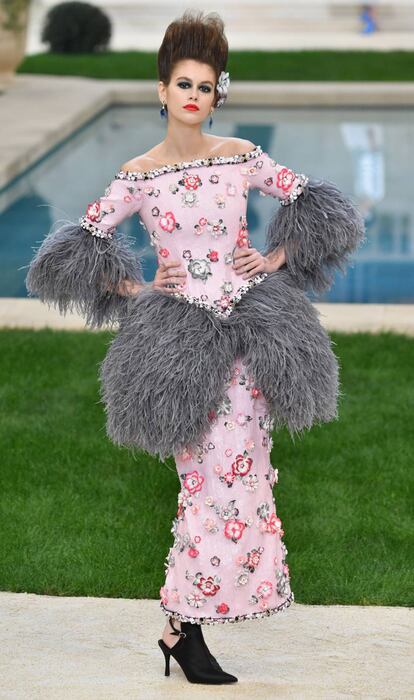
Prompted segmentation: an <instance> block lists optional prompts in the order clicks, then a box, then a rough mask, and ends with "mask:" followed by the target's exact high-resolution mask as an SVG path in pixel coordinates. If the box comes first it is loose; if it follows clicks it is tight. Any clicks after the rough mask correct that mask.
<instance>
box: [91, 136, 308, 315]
mask: <svg viewBox="0 0 414 700" xmlns="http://www.w3.org/2000/svg"><path fill="white" fill-rule="evenodd" d="M305 181H306V178H305V176H304V175H297V174H296V173H294V172H293V171H292V170H290V169H288V168H286V167H284V166H280V165H279V164H277V163H276V162H275V161H274V160H273V159H271V158H270V156H268V155H267V154H266V153H263V151H262V149H261V147H260V146H257V147H256V148H255V149H254V150H252V151H249V152H248V153H244V154H238V155H235V156H229V157H226V156H217V157H212V158H204V159H198V160H192V161H189V162H182V163H176V164H174V165H165V166H163V167H161V168H159V169H154V170H149V171H146V172H140V171H137V172H134V171H125V170H120V171H119V172H118V173H117V174H116V176H115V179H114V181H113V182H112V183H111V184H110V185H109V186H108V188H107V190H106V192H105V195H106V197H105V198H101V199H100V200H97V201H96V202H94V203H92V204H91V205H89V208H88V211H87V215H86V216H85V217H83V219H81V223H83V225H85V227H88V230H90V231H91V232H92V233H94V232H95V233H96V235H99V231H100V232H101V234H103V236H102V237H108V236H110V235H112V234H113V233H114V228H115V224H113V225H112V226H109V228H106V230H104V229H102V228H101V223H100V225H99V227H98V226H97V225H96V222H98V221H99V222H102V223H105V224H109V223H112V221H111V217H113V214H114V213H116V212H117V202H118V210H119V207H120V206H121V208H122V204H121V203H120V202H119V198H120V197H122V201H123V205H124V209H125V211H124V217H125V215H131V214H132V213H134V212H137V213H139V216H140V219H141V221H142V223H143V225H144V226H145V229H146V231H147V233H148V236H149V241H150V244H151V246H153V248H154V249H155V252H156V255H157V258H158V262H159V263H160V262H161V261H162V260H164V261H173V260H174V261H175V260H177V261H179V266H180V267H181V268H182V269H184V270H185V271H186V273H187V278H186V285H185V287H183V288H180V287H178V288H177V289H176V291H175V292H174V293H173V295H174V296H176V297H181V298H184V299H185V300H187V301H188V302H189V303H194V304H196V305H198V306H202V307H205V308H208V309H210V310H212V311H213V312H214V313H215V314H217V315H225V316H227V315H228V314H229V313H230V312H231V310H232V308H233V306H234V304H235V303H236V302H237V301H238V300H239V299H240V298H241V295H242V294H244V293H245V292H247V291H248V290H249V289H250V288H251V287H252V286H253V285H255V284H259V283H260V282H261V281H262V280H263V279H265V277H266V276H267V273H265V272H261V273H258V274H256V275H254V276H252V277H249V278H248V279H243V277H242V275H241V274H237V273H236V271H235V270H234V269H233V262H234V254H235V251H236V250H237V248H238V247H241V248H247V247H249V246H250V245H251V244H250V241H249V234H248V222H247V218H246V211H247V200H248V191H249V188H251V187H257V188H258V189H259V190H260V192H261V194H263V195H266V194H270V195H272V196H273V197H278V198H279V199H280V200H281V203H282V204H288V203H290V202H291V201H293V200H294V199H295V198H296V197H297V196H298V194H299V193H300V191H301V186H303V184H304V183H305ZM108 205H111V206H108ZM124 217H123V218H124ZM97 232H98V233H97ZM183 279H184V278H183Z"/></svg>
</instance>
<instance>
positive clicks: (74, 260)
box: [26, 177, 145, 327]
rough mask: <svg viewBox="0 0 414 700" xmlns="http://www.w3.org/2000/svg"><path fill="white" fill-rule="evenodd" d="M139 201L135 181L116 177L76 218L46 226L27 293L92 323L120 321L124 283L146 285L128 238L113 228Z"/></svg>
mask: <svg viewBox="0 0 414 700" xmlns="http://www.w3.org/2000/svg"><path fill="white" fill-rule="evenodd" d="M141 201H142V190H141V188H140V187H139V183H135V182H130V181H127V180H122V179H117V177H115V179H114V180H112V182H111V183H110V184H109V185H108V186H107V188H106V189H105V193H104V195H103V196H102V197H100V198H98V199H96V200H95V201H93V202H91V203H89V204H88V206H87V208H86V212H85V213H84V214H83V215H82V216H81V217H80V218H79V220H78V222H77V223H75V222H71V221H69V222H65V223H64V224H63V225H60V227H59V228H58V229H57V230H55V231H50V232H49V233H48V234H47V236H46V237H45V238H44V240H43V241H42V243H41V245H40V247H39V248H38V249H37V250H36V254H35V256H34V258H33V259H32V261H31V263H30V265H29V270H28V274H27V276H26V287H27V290H28V293H29V296H38V297H39V298H40V299H41V301H43V302H45V303H47V304H49V305H50V304H53V305H54V306H55V307H57V308H58V309H59V311H60V313H63V314H65V313H66V312H67V311H68V310H70V311H72V310H76V311H77V312H78V313H80V314H81V315H82V316H84V317H85V320H86V324H87V325H88V326H91V327H100V326H102V324H103V323H112V322H114V321H116V320H118V319H119V318H120V316H122V314H123V312H124V311H125V310H126V307H127V297H126V296H124V295H123V294H121V293H120V285H121V286H122V282H123V281H124V280H130V281H131V282H138V283H140V284H145V282H144V279H143V274H142V266H141V260H140V258H139V256H138V254H137V252H136V251H134V250H133V248H132V243H133V239H132V237H130V236H127V235H125V234H123V233H120V232H119V231H118V230H117V227H118V225H119V224H121V222H122V221H124V220H125V219H126V218H127V217H130V216H132V214H134V213H136V212H138V211H139V209H140V206H141Z"/></svg>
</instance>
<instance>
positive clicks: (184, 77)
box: [176, 75, 213, 85]
mask: <svg viewBox="0 0 414 700" xmlns="http://www.w3.org/2000/svg"><path fill="white" fill-rule="evenodd" d="M183 79H184V80H189V81H190V83H191V78H187V76H186V75H180V76H179V77H178V78H176V80H183ZM202 83H210V85H213V83H212V82H211V80H202V81H201V83H200V85H201V84H202Z"/></svg>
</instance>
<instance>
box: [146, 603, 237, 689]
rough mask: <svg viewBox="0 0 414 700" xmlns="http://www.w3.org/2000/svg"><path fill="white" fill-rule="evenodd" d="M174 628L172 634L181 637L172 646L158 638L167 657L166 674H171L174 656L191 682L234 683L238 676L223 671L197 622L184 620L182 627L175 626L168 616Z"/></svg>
mask: <svg viewBox="0 0 414 700" xmlns="http://www.w3.org/2000/svg"><path fill="white" fill-rule="evenodd" d="M168 621H169V623H170V626H171V627H172V629H173V632H171V634H172V635H175V636H176V637H180V639H179V640H178V642H176V643H175V644H174V645H173V646H172V647H169V646H168V644H166V643H165V642H164V640H163V639H159V640H158V645H159V647H160V649H161V651H162V652H163V654H164V657H165V675H166V676H169V675H170V657H171V656H172V657H173V658H174V659H175V660H176V661H177V663H178V664H179V665H180V666H181V669H182V671H183V672H184V674H185V676H186V678H187V680H188V681H189V682H190V683H207V684H219V683H234V682H235V681H237V678H236V676H232V675H231V674H230V673H226V671H223V669H222V668H221V666H220V665H219V664H218V662H217V661H216V659H215V658H214V656H213V655H212V654H211V653H210V651H209V649H208V647H207V644H206V642H205V640H204V638H203V635H202V631H201V629H199V625H197V624H196V623H194V624H193V623H189V622H187V623H186V622H184V623H182V625H181V629H180V630H179V629H177V628H176V627H174V624H173V622H172V617H171V616H169V617H168Z"/></svg>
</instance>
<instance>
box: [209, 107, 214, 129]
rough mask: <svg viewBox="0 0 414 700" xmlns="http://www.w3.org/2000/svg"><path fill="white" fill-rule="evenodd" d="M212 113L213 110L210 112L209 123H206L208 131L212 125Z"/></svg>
mask: <svg viewBox="0 0 414 700" xmlns="http://www.w3.org/2000/svg"><path fill="white" fill-rule="evenodd" d="M213 111H214V110H213V109H211V110H210V119H209V122H208V126H209V128H210V129H211V127H212V124H213Z"/></svg>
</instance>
